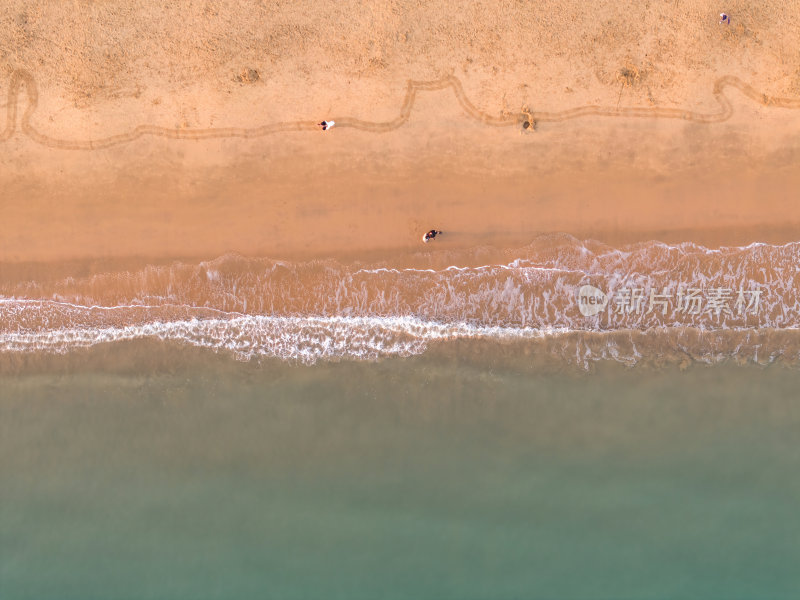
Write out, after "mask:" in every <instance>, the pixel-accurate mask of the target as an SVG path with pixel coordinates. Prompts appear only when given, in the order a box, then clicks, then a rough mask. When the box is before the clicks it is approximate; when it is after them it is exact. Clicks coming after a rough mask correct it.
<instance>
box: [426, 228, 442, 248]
mask: <svg viewBox="0 0 800 600" xmlns="http://www.w3.org/2000/svg"><path fill="white" fill-rule="evenodd" d="M440 233H442V232H441V231H436V230H435V229H431V230H430V231H429V232H428V233H426V234H425V235H423V236H422V241H423V242H424V243H425V244H427V243H428V242H429V241H431V240H432V239H434V238H435V237H436V236H437V235H439V234H440Z"/></svg>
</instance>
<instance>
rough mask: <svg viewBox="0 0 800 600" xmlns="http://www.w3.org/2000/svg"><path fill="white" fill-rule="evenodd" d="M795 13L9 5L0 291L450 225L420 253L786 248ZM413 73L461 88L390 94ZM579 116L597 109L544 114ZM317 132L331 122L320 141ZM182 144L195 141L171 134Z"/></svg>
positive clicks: (369, 250) (791, 194) (792, 189)
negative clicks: (95, 265) (552, 236)
mask: <svg viewBox="0 0 800 600" xmlns="http://www.w3.org/2000/svg"><path fill="white" fill-rule="evenodd" d="M722 10H725V11H726V12H727V13H728V14H730V15H731V17H732V20H733V22H732V24H731V25H730V26H724V25H719V24H718V22H717V19H718V14H719V13H720V12H721V11H722ZM799 13H800V2H797V1H794V0H793V1H789V2H786V1H778V0H767V1H759V2H745V1H741V0H731V1H730V2H727V3H719V2H707V1H705V0H669V1H659V2H655V1H653V2H641V3H630V2H621V1H617V2H582V1H577V0H561V1H559V2H547V1H542V2H511V1H496V2H480V3H470V4H469V5H468V6H466V7H465V5H464V3H460V2H454V1H452V0H442V1H439V2H434V3H429V4H427V5H416V4H414V5H412V3H408V2H402V1H398V2H392V1H383V0H381V1H376V2H369V3H366V2H365V3H357V2H349V1H342V0H336V1H327V0H326V1H314V2H285V3H284V2H255V1H254V2H233V1H228V2H218V1H213V0H209V1H207V2H189V1H188V0H187V1H181V2H172V1H166V2H155V1H153V0H150V1H147V0H139V1H129V0H125V1H107V2H78V1H75V2H51V1H31V0H17V1H11V0H7V1H6V2H4V3H3V7H2V8H0V90H2V91H0V93H1V94H2V100H0V102H2V105H0V108H2V114H4V115H7V119H8V120H7V122H6V123H5V124H3V128H4V129H3V131H4V134H2V138H3V140H2V141H0V265H2V267H0V268H2V272H0V276H4V277H6V278H9V277H10V278H17V277H22V276H23V273H24V272H25V268H22V266H23V265H30V264H31V263H54V262H63V261H79V262H80V261H87V260H89V261H101V262H102V261H112V260H113V261H121V260H132V261H135V260H146V261H155V260H168V259H171V258H175V257H198V258H213V257H216V256H219V255H222V254H224V253H227V252H240V253H243V254H248V255H260V256H271V257H275V258H282V257H295V256H306V257H307V256H330V255H342V254H346V255H350V256H361V255H366V254H370V255H373V254H382V255H392V253H395V252H398V253H399V252H401V251H407V250H409V249H413V248H416V247H417V246H418V245H419V243H420V242H419V239H420V235H421V233H422V232H424V231H425V230H427V229H430V228H431V227H435V228H438V229H443V230H445V231H446V232H447V233H448V235H446V236H444V238H443V239H442V240H441V242H440V241H439V240H437V241H436V244H437V246H436V248H439V247H441V246H446V247H470V246H476V245H484V244H493V245H501V246H516V245H521V244H525V243H527V242H528V241H530V240H531V239H532V238H534V237H535V236H537V235H538V234H541V233H549V232H568V233H571V234H573V235H576V236H578V237H582V238H589V237H591V238H596V239H600V240H602V241H605V242H608V243H612V244H617V243H625V242H632V241H637V240H647V239H654V238H655V239H660V240H663V241H668V242H677V241H684V240H691V241H695V242H700V243H705V244H710V245H718V244H737V245H738V244H745V243H749V242H752V241H767V242H776V243H780V242H785V241H789V240H796V239H797V230H798V227H799V226H800V203H798V202H797V198H798V194H797V190H798V189H800V167H799V166H798V165H799V161H800V50H798V48H800V26H799V25H798V23H797V20H796V15H797V14H799ZM447 77H450V78H451V79H448V80H443V79H442V78H447ZM726 77H727V78H728V79H725V78H726ZM408 80H415V81H422V82H424V81H440V82H444V83H447V82H448V81H449V82H451V83H453V85H454V86H455V87H453V86H450V87H444V88H443V89H439V90H424V89H421V90H419V91H417V93H416V95H415V96H414V97H413V98H407V96H406V94H407V82H408ZM715 86H716V87H715ZM747 86H750V87H747ZM462 91H463V95H461V96H459V94H460V93H461V92H462ZM406 99H408V100H413V104H412V105H408V104H407V105H406V108H407V109H408V110H407V111H406V112H404V111H403V106H404V100H406ZM579 107H595V108H593V109H590V110H588V111H586V112H587V113H589V114H585V115H584V114H575V113H570V112H563V111H570V110H572V109H577V108H579ZM554 113H555V114H554ZM404 115H405V116H407V117H408V118H407V119H405V118H404ZM564 116H567V117H569V116H574V117H576V118H569V119H566V120H562V117H564ZM324 118H334V119H336V120H337V123H339V124H340V125H339V126H337V127H336V128H334V129H333V130H331V131H329V132H325V133H323V132H321V131H319V130H316V129H314V128H313V124H314V123H315V122H316V121H319V120H322V119H324ZM531 118H533V119H534V121H535V127H528V128H525V127H524V122H525V120H526V119H527V120H528V121H529V122H530V119H531ZM276 124H277V125H276ZM280 124H284V125H280ZM287 124H288V125H287ZM348 125H354V126H353V127H349V126H348ZM143 127H144V128H143ZM137 128H139V129H137ZM276 129H277V130H276ZM113 136H117V137H113ZM197 136H201V137H202V136H211V137H209V138H207V139H206V138H204V139H176V138H181V137H187V138H192V137H197ZM109 138H111V139H109ZM92 141H94V142H92ZM92 146H99V147H94V148H91V149H90V147H92ZM69 264H73V263H69ZM31 268H33V267H31ZM4 274H5V275H4Z"/></svg>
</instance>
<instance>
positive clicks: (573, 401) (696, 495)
mask: <svg viewBox="0 0 800 600" xmlns="http://www.w3.org/2000/svg"><path fill="white" fill-rule="evenodd" d="M503 348H504V346H498V345H496V344H493V343H490V342H485V341H484V342H481V341H478V342H469V343H466V342H464V343H462V342H453V344H450V345H448V346H447V347H439V348H434V349H432V350H430V351H428V352H426V353H425V354H423V355H421V356H417V357H410V358H390V359H385V360H382V361H379V362H357V361H356V362H354V361H343V362H320V363H317V364H316V365H314V366H301V365H297V364H290V363H286V362H280V361H277V360H267V361H263V362H260V363H259V362H239V361H235V360H233V359H232V358H230V356H229V355H227V354H213V353H210V352H207V351H200V350H192V349H190V348H187V347H185V346H181V345H177V344H175V343H171V342H161V341H152V340H138V341H134V342H125V343H122V342H120V343H116V344H111V345H98V346H94V347H93V348H92V349H89V350H76V351H74V352H72V353H69V354H67V355H64V356H52V355H30V354H20V355H14V356H13V357H9V355H5V357H4V359H3V361H2V366H3V369H2V374H0V478H1V479H2V486H0V555H2V560H1V561H0V591H1V592H2V593H0V596H2V597H3V598H4V599H6V598H7V599H16V598H38V599H41V598H59V599H68V598H76V599H77V598H81V599H91V598H104V599H109V598H160V599H161V598H193V599H198V598H253V597H271V598H282V599H292V598H347V599H352V598H460V599H463V598H521V597H525V598H637V599H641V598H665V597H669V598H698V597H724V598H753V597H760V598H790V597H795V595H796V590H797V589H798V587H799V586H800V575H798V570H797V564H800V516H798V513H797V506H798V503H799V502H800V480H798V478H797V476H796V475H797V473H798V472H800V444H798V442H797V440H798V439H800V400H798V395H797V392H796V390H797V389H798V385H799V384H800V372H797V371H796V370H794V369H790V368H786V367H783V366H780V365H772V366H769V367H766V368H764V367H758V366H735V365H732V364H729V363H727V362H725V363H723V364H717V365H714V366H702V365H698V364H692V365H690V366H689V368H687V369H685V370H680V369H678V368H677V367H674V366H665V367H659V368H646V367H644V366H642V365H641V364H640V365H639V366H637V367H635V368H625V367H621V366H620V365H618V364H615V363H609V362H602V363H598V364H597V365H596V366H595V367H593V369H592V372H591V373H586V372H583V371H580V370H576V369H568V370H566V371H565V370H563V363H561V362H560V361H559V360H556V361H554V363H553V364H551V365H550V366H542V365H532V364H531V362H530V361H531V357H530V356H528V357H525V360H522V359H521V358H520V356H521V355H520V353H518V352H516V350H513V351H509V352H504V351H503ZM554 365H555V366H554Z"/></svg>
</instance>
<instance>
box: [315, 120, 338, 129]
mask: <svg viewBox="0 0 800 600" xmlns="http://www.w3.org/2000/svg"><path fill="white" fill-rule="evenodd" d="M317 125H319V126H320V127H322V131H328V129H330V128H331V127H333V126H334V125H336V121H323V122H322V123H317Z"/></svg>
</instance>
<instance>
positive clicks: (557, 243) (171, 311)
mask: <svg viewBox="0 0 800 600" xmlns="http://www.w3.org/2000/svg"><path fill="white" fill-rule="evenodd" d="M432 250H434V249H431V251H428V252H427V253H419V254H414V255H409V256H405V257H403V258H402V259H399V260H396V261H395V263H393V264H391V263H376V264H360V263H351V264H345V263H340V262H337V261H333V260H326V261H309V262H299V263H289V262H284V261H274V260H268V259H257V258H245V257H241V256H233V255H229V256H224V257H221V258H219V259H216V260H213V261H205V262H200V263H197V264H187V263H174V264H171V265H167V266H147V267H144V268H142V269H139V270H134V271H121V272H103V273H100V274H96V275H93V276H89V277H83V278H73V277H70V278H54V279H52V280H47V281H43V280H39V281H15V282H2V283H0V352H5V353H9V352H46V353H65V352H69V351H71V350H73V349H76V348H82V347H89V346H94V345H97V344H102V343H110V342H118V341H124V340H131V339H142V338H153V339H160V340H165V341H170V342H176V343H183V344H188V345H192V346H198V347H203V348H209V349H213V350H217V351H224V352H229V353H232V354H233V355H235V356H236V357H237V358H240V359H250V358H254V357H261V356H265V357H277V358H281V359H286V360H292V361H300V362H304V363H313V362H315V361H317V360H320V359H325V360H336V359H360V360H375V359H379V358H382V357H388V356H409V355H414V354H419V353H422V352H424V351H425V350H426V349H427V348H429V347H430V346H431V345H433V344H443V343H446V342H448V341H454V340H491V341H496V342H508V343H513V344H517V343H519V344H522V345H523V347H534V348H535V349H537V351H545V352H548V353H550V354H553V355H557V356H558V357H560V358H561V359H563V360H566V361H568V362H574V363H577V364H580V365H583V366H585V365H588V364H590V363H591V362H593V361H596V360H607V359H610V360H617V361H621V362H625V363H628V364H633V363H636V362H638V361H640V360H642V359H646V360H654V359H658V358H659V357H662V356H673V357H690V358H691V359H692V360H701V361H719V360H725V359H727V358H734V359H746V360H755V361H758V362H762V361H772V360H776V359H783V360H786V361H789V362H797V361H798V360H800V352H798V346H800V344H798V341H799V340H800V306H799V305H798V300H797V291H798V289H800V280H798V277H800V274H799V268H798V265H799V264H800V261H799V260H798V259H800V243H790V244H785V245H781V246H776V245H769V244H752V245H750V246H746V247H726V248H718V249H708V248H704V247H702V246H699V245H696V244H691V243H685V244H679V245H667V244H662V243H659V242H648V243H643V244H637V245H634V246H629V247H625V248H619V249H617V248H611V247H608V246H605V245H603V244H600V243H598V242H594V241H585V242H584V241H580V240H577V239H575V238H572V237H570V236H566V235H559V236H546V237H543V238H539V239H537V240H536V241H535V242H534V243H532V244H531V245H530V246H527V247H525V248H521V249H517V250H513V251H511V250H495V249H491V248H479V249H473V250H469V251H459V252H453V251H447V250H446V248H442V250H441V251H439V252H435V251H432ZM584 286H590V287H588V288H585V289H590V290H594V291H593V292H592V293H593V294H594V295H595V296H596V297H593V298H591V302H592V307H593V310H588V311H587V310H585V309H586V308H587V306H588V305H584V306H582V305H581V303H582V302H583V301H584V300H586V299H585V298H583V297H582V296H581V295H580V294H579V292H580V290H581V288H584ZM594 312H596V314H593V313H594Z"/></svg>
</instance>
